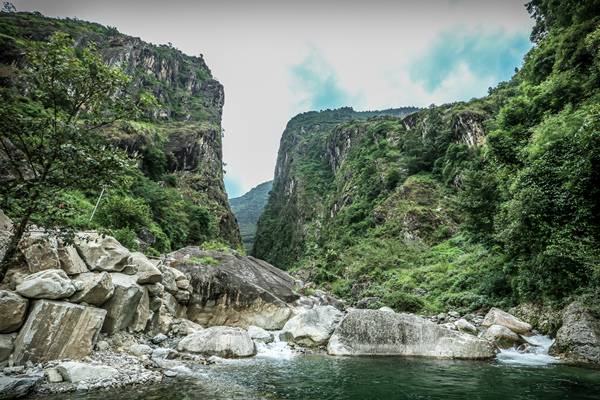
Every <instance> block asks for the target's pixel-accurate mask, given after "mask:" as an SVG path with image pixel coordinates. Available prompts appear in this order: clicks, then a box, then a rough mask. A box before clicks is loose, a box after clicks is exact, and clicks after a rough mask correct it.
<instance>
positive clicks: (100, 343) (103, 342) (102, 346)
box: [96, 340, 110, 351]
mask: <svg viewBox="0 0 600 400" xmlns="http://www.w3.org/2000/svg"><path fill="white" fill-rule="evenodd" d="M109 347H110V345H109V344H108V342H107V341H106V340H100V341H98V343H96V350H99V351H105V350H108V348H109Z"/></svg>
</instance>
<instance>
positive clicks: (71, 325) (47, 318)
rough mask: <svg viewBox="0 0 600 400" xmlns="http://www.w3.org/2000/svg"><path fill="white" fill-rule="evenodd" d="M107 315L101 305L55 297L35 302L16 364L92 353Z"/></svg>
mask: <svg viewBox="0 0 600 400" xmlns="http://www.w3.org/2000/svg"><path fill="white" fill-rule="evenodd" d="M105 316H106V311H105V310H102V309H100V308H94V307H86V306H82V305H79V304H73V303H67V302H62V301H52V300H38V301H36V302H34V304H33V307H32V308H31V311H30V313H29V316H28V317H27V321H26V322H25V325H23V327H22V328H21V330H20V331H19V335H18V336H17V339H16V341H15V350H14V360H15V363H16V364H23V363H25V362H27V361H31V362H34V363H35V362H44V361H49V360H56V359H61V358H72V359H79V358H83V357H86V356H88V355H89V354H90V352H91V351H92V349H93V347H94V344H95V342H96V340H97V338H98V335H99V333H100V328H101V327H102V323H103V322H104V317H105Z"/></svg>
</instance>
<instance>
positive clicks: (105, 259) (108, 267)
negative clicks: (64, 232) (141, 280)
mask: <svg viewBox="0 0 600 400" xmlns="http://www.w3.org/2000/svg"><path fill="white" fill-rule="evenodd" d="M75 246H76V247H77V250H78V252H79V254H81V256H82V257H83V260H84V261H85V263H86V264H87V266H88V268H89V269H90V271H107V272H121V271H123V270H124V269H125V267H127V266H128V265H129V250H127V249H126V248H125V247H123V246H122V245H121V243H119V242H118V241H117V240H116V239H115V238H113V237H111V236H103V235H100V234H98V233H95V232H89V233H79V234H78V235H77V236H76V237H75Z"/></svg>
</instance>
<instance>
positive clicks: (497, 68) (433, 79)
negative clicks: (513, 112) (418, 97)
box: [410, 29, 531, 97]
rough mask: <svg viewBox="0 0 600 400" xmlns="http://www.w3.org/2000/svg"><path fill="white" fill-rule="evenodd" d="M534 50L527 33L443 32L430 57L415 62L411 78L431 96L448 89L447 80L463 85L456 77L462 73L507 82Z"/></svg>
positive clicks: (433, 45) (411, 69) (433, 44)
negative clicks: (531, 50)
mask: <svg viewBox="0 0 600 400" xmlns="http://www.w3.org/2000/svg"><path fill="white" fill-rule="evenodd" d="M530 48H531V43H530V41H529V36H528V34H526V33H508V32H506V31H504V30H496V31H492V32H485V31H482V30H481V29H480V30H472V31H460V30H457V31H446V32H440V33H439V35H438V36H437V38H436V39H435V40H434V41H433V43H432V45H431V46H430V47H429V48H428V50H427V51H426V53H425V54H423V55H421V56H420V57H418V58H417V59H416V60H415V61H413V63H412V64H411V66H410V77H411V78H412V79H413V80H414V81H416V82H419V83H421V84H422V85H423V86H424V88H425V90H426V91H428V92H430V93H432V92H435V91H436V90H438V89H440V88H442V87H444V86H447V82H446V81H447V80H454V81H456V82H460V81H461V79H460V78H458V79H457V76H456V74H457V72H460V71H462V72H463V73H464V72H465V71H468V73H469V74H471V75H473V76H474V77H475V78H479V79H482V80H486V81H488V80H491V81H494V82H498V81H503V80H507V79H509V78H510V77H511V75H512V74H513V72H514V68H515V66H518V65H520V64H521V60H522V57H523V54H524V53H525V52H527V50H529V49H530ZM461 97H463V96H461Z"/></svg>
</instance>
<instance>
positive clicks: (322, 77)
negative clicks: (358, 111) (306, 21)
mask: <svg viewBox="0 0 600 400" xmlns="http://www.w3.org/2000/svg"><path fill="white" fill-rule="evenodd" d="M290 75H291V84H290V90H291V91H292V92H293V94H294V95H295V96H296V98H297V107H298V109H299V110H302V111H306V110H322V109H326V108H338V107H343V106H347V105H350V104H351V103H352V102H353V100H354V98H353V96H352V95H350V94H349V93H348V92H347V91H345V90H344V89H342V88H341V86H340V84H339V82H338V76H337V74H336V72H335V70H334V69H333V67H332V66H331V65H330V64H329V63H328V62H327V60H326V59H325V58H324V57H323V55H322V54H321V52H320V51H319V50H317V49H316V48H314V47H313V48H311V49H310V51H309V54H308V55H307V56H306V57H305V58H304V60H302V62H300V63H299V64H296V65H293V66H292V67H291V68H290Z"/></svg>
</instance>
